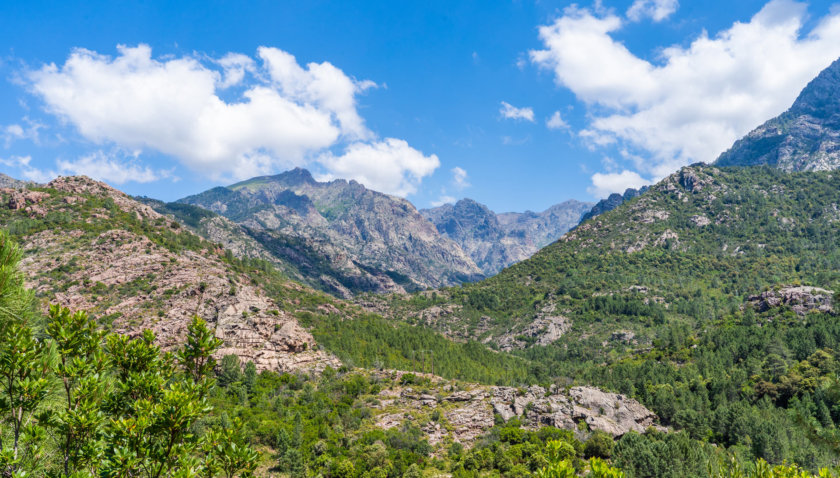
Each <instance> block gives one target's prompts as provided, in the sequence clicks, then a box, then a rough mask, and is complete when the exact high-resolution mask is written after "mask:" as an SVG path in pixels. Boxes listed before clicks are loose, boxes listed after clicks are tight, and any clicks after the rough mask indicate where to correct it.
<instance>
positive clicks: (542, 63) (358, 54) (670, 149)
mask: <svg viewBox="0 0 840 478" xmlns="http://www.w3.org/2000/svg"><path fill="white" fill-rule="evenodd" d="M0 46H2V47H1V48H2V49H0V76H1V77H2V79H3V80H2V81H4V82H5V84H4V87H3V88H2V89H0V105H2V108H0V171H3V172H5V173H7V174H10V175H12V176H16V177H28V178H30V179H35V180H45V179H49V177H50V176H53V175H55V174H64V175H67V174H80V173H83V174H88V175H91V176H95V177H97V178H98V179H102V180H105V181H106V182H108V183H110V184H112V185H114V186H115V187H118V188H120V189H122V190H124V191H126V192H128V193H130V194H144V195H149V196H153V197H158V198H161V199H165V200H174V199H177V198H180V197H183V196H186V195H189V194H193V193H196V192H199V191H202V190H204V189H207V188H209V187H212V186H215V185H219V184H229V183H231V182H234V181H236V180H239V179H243V178H245V177H248V176H251V175H256V174H271V173H277V172H281V171H283V170H286V169H288V168H290V167H293V166H304V167H307V168H309V169H311V170H312V171H313V172H314V173H315V174H316V176H318V177H320V178H325V179H327V178H337V177H341V178H356V179H358V180H360V181H361V182H363V183H365V184H366V185H367V186H369V187H372V188H374V189H379V190H383V191H386V192H389V193H393V194H398V195H402V196H405V197H408V198H409V199H410V200H411V201H413V202H414V203H415V204H416V205H417V206H418V207H428V206H430V205H433V204H438V203H440V202H442V201H447V200H453V199H458V198H462V197H471V198H474V199H476V200H478V201H480V202H483V203H485V204H487V205H488V206H490V207H491V208H492V209H494V210H496V211H521V210H525V209H531V210H542V209H544V208H546V207H548V206H550V205H552V204H555V203H557V202H560V201H563V200H566V199H570V198H576V199H581V200H594V199H597V198H599V197H603V196H604V195H606V194H608V193H609V192H613V191H621V190H623V189H624V188H625V187H628V186H639V185H641V184H644V183H646V182H650V181H655V180H657V179H659V178H661V177H662V176H664V175H666V174H668V173H669V172H671V171H674V170H676V169H677V168H678V167H679V166H681V165H684V164H688V163H691V162H695V161H701V160H702V161H711V160H713V159H714V157H716V156H717V154H719V153H720V152H722V151H723V150H724V149H725V148H726V147H728V146H729V145H730V144H731V142H732V141H734V139H737V138H738V137H740V136H741V135H743V134H744V133H746V132H748V131H749V130H750V129H752V128H753V127H755V126H757V125H758V124H760V123H761V122H763V121H764V120H766V119H769V118H770V117H772V116H774V115H776V114H778V113H780V112H782V111H783V110H784V109H786V108H787V107H788V106H789V105H790V103H791V102H792V101H793V100H794V99H795V97H796V94H797V93H798V92H799V91H800V90H801V88H802V87H804V86H805V84H806V83H807V82H808V80H809V79H811V78H812V77H813V76H815V75H816V74H817V73H818V72H819V71H820V70H822V69H823V68H825V67H826V66H828V64H830V63H831V61H832V60H833V59H835V58H837V57H838V56H840V8H838V7H837V6H835V5H834V4H833V3H832V2H825V1H823V2H818V1H811V2H807V3H798V2H793V1H790V0H775V1H772V2H766V1H738V2H732V1H726V2H724V1H704V2H688V1H683V2H682V4H680V3H679V2H677V1H676V0H635V1H633V0H626V1H619V0H615V1H611V0H603V1H600V2H579V3H577V4H576V5H571V4H570V3H568V2H545V1H538V2H534V1H526V0H521V1H508V2H501V1H500V2H460V3H459V2H451V1H446V2H443V1H441V2H437V1H427V2H411V3H410V2H384V1H383V2H319V1H312V2H247V3H243V2H220V1H206V0H205V1H202V2H188V1H184V2H142V3H140V2H137V3H134V4H132V3H131V2H84V3H76V2H64V3H59V2H37V1H30V2H3V3H2V5H0Z"/></svg>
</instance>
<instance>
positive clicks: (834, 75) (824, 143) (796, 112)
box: [715, 60, 840, 171]
mask: <svg viewBox="0 0 840 478" xmlns="http://www.w3.org/2000/svg"><path fill="white" fill-rule="evenodd" d="M715 164H717V165H719V166H754V165H769V166H774V167H777V168H780V169H783V170H785V171H824V170H830V169H837V168H839V167H840V60H836V61H835V62H834V63H832V64H831V66H829V67H828V68H826V69H825V70H823V71H822V72H821V73H820V74H819V75H818V76H817V77H816V78H815V79H813V80H812V81H811V82H810V83H809V84H808V86H806V87H805V89H804V90H802V92H801V93H800V94H799V97H798V98H797V99H796V101H795V102H794V104H793V106H791V108H790V109H789V110H788V111H786V112H784V113H782V114H781V115H780V116H778V117H776V118H773V119H771V120H770V121H767V122H766V123H764V124H763V125H761V126H759V127H758V128H756V129H755V130H753V131H752V132H750V133H749V134H748V135H747V136H745V137H744V138H742V139H740V140H738V141H737V142H735V144H734V145H733V146H732V148H730V149H729V150H728V151H726V152H724V153H723V154H721V155H720V157H719V158H718V159H717V161H716V163H715Z"/></svg>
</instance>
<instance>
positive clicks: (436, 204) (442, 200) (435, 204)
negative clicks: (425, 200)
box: [432, 194, 456, 207]
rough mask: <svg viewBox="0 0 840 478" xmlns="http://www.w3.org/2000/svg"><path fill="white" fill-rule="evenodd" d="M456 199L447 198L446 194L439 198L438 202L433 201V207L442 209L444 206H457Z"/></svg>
mask: <svg viewBox="0 0 840 478" xmlns="http://www.w3.org/2000/svg"><path fill="white" fill-rule="evenodd" d="M455 201H456V199H455V198H454V197H453V196H447V195H446V194H444V195H442V196H441V197H439V198H437V200H435V201H432V206H433V207H440V206H443V205H444V204H455Z"/></svg>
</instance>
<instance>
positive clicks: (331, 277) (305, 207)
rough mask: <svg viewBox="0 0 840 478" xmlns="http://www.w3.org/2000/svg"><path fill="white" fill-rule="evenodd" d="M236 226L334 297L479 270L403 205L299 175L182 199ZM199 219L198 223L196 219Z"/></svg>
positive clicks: (455, 279)
mask: <svg viewBox="0 0 840 478" xmlns="http://www.w3.org/2000/svg"><path fill="white" fill-rule="evenodd" d="M178 203H181V204H189V205H195V206H200V207H202V208H204V209H207V210H209V211H213V212H215V213H217V214H219V215H222V216H224V217H226V218H227V219H229V220H231V221H233V222H235V223H236V224H238V225H239V226H241V227H242V228H243V229H242V231H243V232H244V233H245V234H246V235H248V236H249V237H250V238H252V239H253V240H254V241H255V242H256V243H257V244H259V245H260V246H261V248H262V249H263V250H264V251H268V253H269V254H271V255H272V256H274V257H275V259H276V260H275V262H284V263H286V264H289V265H291V267H294V268H295V269H296V271H297V272H295V275H296V277H298V278H299V279H301V280H303V281H304V282H306V283H308V284H310V285H312V286H314V287H317V288H319V289H321V290H325V291H328V292H330V293H333V294H335V295H338V296H343V297H350V296H352V295H353V294H356V293H359V292H405V291H413V290H418V289H426V288H430V287H441V286H449V285H454V284H458V283H461V282H464V281H471V280H476V279H478V278H480V277H482V273H481V270H480V269H479V268H478V267H477V266H476V265H475V263H474V262H473V261H472V259H470V258H469V257H468V256H467V255H466V254H465V253H464V252H463V251H462V250H461V248H460V247H458V245H457V244H455V243H454V242H453V241H451V240H449V239H447V238H444V237H441V235H440V234H439V233H438V231H437V230H436V229H435V228H434V226H432V225H431V224H430V223H429V222H428V221H427V220H425V219H424V218H423V217H422V216H421V215H420V214H419V213H418V212H417V210H416V209H415V208H414V206H413V205H412V204H411V203H410V202H408V201H406V200H405V199H401V198H396V197H393V196H388V195H386V194H382V193H378V192H375V191H371V190H369V189H367V188H365V187H364V186H362V185H361V184H359V183H358V182H356V181H350V182H347V181H345V180H335V181H331V182H318V181H316V180H315V179H314V178H313V177H312V175H311V174H310V173H309V172H308V171H306V170H305V169H300V168H297V169H294V170H292V171H288V172H286V173H283V174H279V175H276V176H265V177H258V178H253V179H251V180H248V181H244V182H241V183H237V184H234V185H231V186H229V187H217V188H213V189H210V190H209V191H205V192H203V193H200V194H197V195H194V196H190V197H187V198H183V199H181V200H179V201H178ZM202 220H203V219H202Z"/></svg>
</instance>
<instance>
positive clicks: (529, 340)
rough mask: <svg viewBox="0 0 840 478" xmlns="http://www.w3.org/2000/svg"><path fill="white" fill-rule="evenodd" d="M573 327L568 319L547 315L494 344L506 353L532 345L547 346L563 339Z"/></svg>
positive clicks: (508, 334) (500, 338) (497, 340)
mask: <svg viewBox="0 0 840 478" xmlns="http://www.w3.org/2000/svg"><path fill="white" fill-rule="evenodd" d="M571 327H572V322H571V320H569V319H568V318H566V317H563V316H560V315H553V316H552V315H547V316H543V317H538V318H536V319H535V320H534V321H533V322H531V323H530V324H529V325H528V326H527V327H525V328H524V329H522V330H518V331H511V332H508V333H507V334H505V335H502V336H501V337H498V338H497V339H496V340H494V342H496V343H497V344H498V345H499V348H500V349H501V350H503V351H505V352H509V351H511V350H514V349H521V348H525V347H527V346H528V345H530V344H533V345H543V346H545V345H550V344H551V343H553V342H554V341H556V340H557V339H559V338H560V337H562V336H563V334H565V333H566V332H568V331H569V329H571ZM523 338H524V339H525V340H523Z"/></svg>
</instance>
